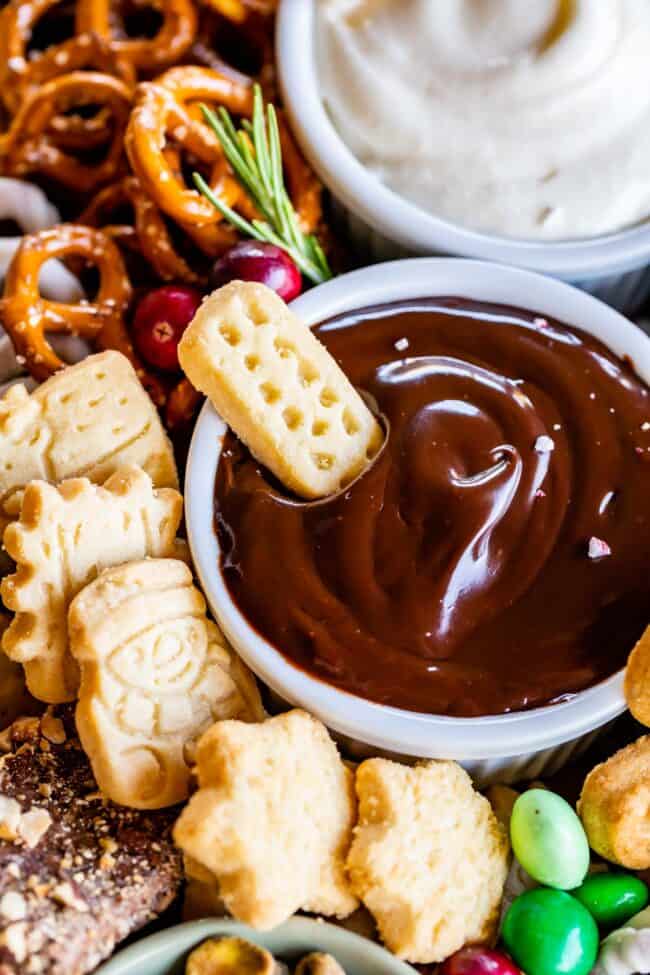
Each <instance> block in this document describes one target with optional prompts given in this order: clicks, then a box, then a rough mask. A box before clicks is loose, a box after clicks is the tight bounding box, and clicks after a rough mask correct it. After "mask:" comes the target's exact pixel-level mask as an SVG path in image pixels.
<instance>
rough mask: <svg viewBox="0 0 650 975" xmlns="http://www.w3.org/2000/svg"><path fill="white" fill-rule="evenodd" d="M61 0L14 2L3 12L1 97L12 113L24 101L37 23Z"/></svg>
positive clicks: (0, 29)
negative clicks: (32, 40) (33, 36)
mask: <svg viewBox="0 0 650 975" xmlns="http://www.w3.org/2000/svg"><path fill="white" fill-rule="evenodd" d="M58 2H59V0H26V2H25V0H22V2H21V0H12V2H11V3H8V4H7V6H6V7H4V9H3V10H2V12H1V13H0V97H1V98H2V101H3V103H4V105H5V106H6V108H7V109H8V110H9V112H11V113H12V114H13V113H14V112H16V111H17V109H18V106H19V105H20V102H21V100H22V96H23V92H24V86H25V84H26V79H27V78H28V76H29V73H30V70H31V65H30V62H29V60H28V59H27V47H28V45H29V42H30V40H31V38H32V32H33V30H34V27H35V26H36V24H37V23H38V21H39V20H40V19H41V17H43V16H44V15H45V14H46V13H47V12H48V11H49V10H50V9H51V8H52V7H55V6H56V4H57V3H58Z"/></svg>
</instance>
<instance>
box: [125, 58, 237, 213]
mask: <svg viewBox="0 0 650 975" xmlns="http://www.w3.org/2000/svg"><path fill="white" fill-rule="evenodd" d="M192 102H207V103H211V104H218V105H225V106H226V107H227V108H228V109H229V110H230V111H231V112H234V113H235V114H237V115H250V112H251V110H252V86H251V84H250V81H249V80H248V79H245V78H244V77H243V76H237V75H234V74H227V73H226V72H219V71H213V70H211V69H209V68H196V67H192V66H190V67H186V68H172V69H170V71H168V72H166V73H165V74H164V75H162V76H161V77H160V78H159V79H158V80H157V81H156V82H155V83H153V84H145V85H141V86H140V88H139V89H138V92H137V94H136V101H135V105H134V107H133V111H132V112H131V117H130V119H129V125H128V128H127V131H126V137H125V147H126V151H127V155H128V157H129V160H130V162H131V166H132V167H133V170H134V172H135V173H136V175H137V176H138V177H139V179H140V181H141V183H142V185H143V186H144V188H145V190H146V192H147V193H148V194H149V195H150V196H151V197H152V199H153V200H155V202H156V203H157V205H158V206H159V207H160V209H161V210H163V212H164V213H166V214H168V215H169V216H170V217H172V218H173V219H174V220H177V221H178V222H179V223H181V224H183V225H193V226H196V225H199V226H204V225H209V224H215V223H219V222H220V221H221V219H222V217H221V214H219V213H218V212H217V211H216V210H215V208H214V207H213V206H212V204H211V203H209V201H208V200H206V199H204V197H202V196H201V194H200V193H199V192H198V191H197V190H195V189H193V188H192V189H190V188H188V187H187V186H186V184H185V182H184V180H181V178H180V176H179V174H178V172H177V167H176V160H175V157H174V156H172V158H171V159H170V158H169V156H168V155H167V154H166V152H165V148H166V147H167V144H168V136H171V137H173V138H174V140H175V143H176V144H177V145H180V146H181V147H182V148H183V149H185V150H186V151H188V152H191V153H192V155H193V156H195V157H196V158H197V160H198V161H199V163H201V164H203V165H205V166H208V167H209V168H211V169H212V173H211V183H213V185H214V187H215V192H217V193H218V194H219V195H220V196H221V197H223V196H224V194H227V196H231V194H232V195H233V199H232V200H231V202H234V199H236V197H237V196H238V195H239V193H240V191H239V188H238V186H237V184H236V182H235V180H234V179H233V178H232V177H230V176H229V175H228V173H227V171H226V170H225V167H224V160H223V152H222V150H221V146H220V144H219V140H218V139H217V137H216V136H215V135H214V133H213V132H212V131H211V130H210V129H209V128H208V127H207V126H206V125H205V124H203V123H202V122H200V121H198V120H197V119H195V118H193V117H192V115H191V114H190V111H189V110H188V109H189V106H190V104H191V103H192Z"/></svg>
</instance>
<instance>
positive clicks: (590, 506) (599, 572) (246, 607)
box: [216, 298, 650, 716]
mask: <svg viewBox="0 0 650 975" xmlns="http://www.w3.org/2000/svg"><path fill="white" fill-rule="evenodd" d="M316 332H317V334H318V336H319V338H320V339H321V340H322V341H323V342H324V343H325V345H326V346H327V347H328V349H329V350H330V352H331V353H332V354H333V355H334V357H335V358H336V359H337V360H338V362H339V363H340V365H341V366H342V368H343V369H344V371H345V372H346V373H347V375H348V376H349V377H350V379H351V380H352V382H353V383H354V384H355V385H356V386H357V387H359V388H360V389H361V390H364V391H366V392H367V393H368V394H369V395H370V396H371V397H373V398H374V400H375V401H376V403H377V406H378V410H379V412H380V413H381V414H382V415H383V416H384V417H385V419H386V423H387V426H388V430H389V434H388V437H387V442H386V445H385V449H384V450H383V452H382V453H381V454H380V455H379V457H378V458H377V460H376V461H375V462H374V464H373V466H372V467H371V468H370V469H369V470H368V471H367V472H366V473H365V474H364V475H363V476H362V477H361V478H360V479H359V480H357V481H356V482H355V483H354V484H352V485H351V486H350V487H349V488H348V489H347V490H346V491H345V492H344V493H342V494H341V495H339V496H337V497H335V498H331V499H327V500H325V501H323V502H317V503H312V504H305V503H301V502H297V501H296V500H295V499H293V498H291V497H289V496H287V494H286V492H285V491H283V489H282V487H281V486H280V485H278V484H277V483H276V482H274V481H273V480H272V478H271V477H270V476H269V474H268V473H267V472H266V471H264V470H262V469H260V467H259V465H257V464H256V463H255V461H254V460H253V459H252V458H251V457H250V455H249V454H248V452H247V451H246V449H245V448H244V447H243V446H242V445H241V444H240V443H239V442H238V441H237V440H236V439H235V438H234V437H233V436H232V435H229V436H228V438H227V439H226V443H225V447H224V451H223V453H222V457H221V461H220V464H219V469H218V473H217V482H216V521H217V527H218V531H219V536H220V541H221V545H222V549H223V553H224V555H223V565H222V571H223V573H224V576H225V579H226V582H227V585H228V587H229V590H230V592H231V594H232V596H233V598H234V600H235V602H236V603H237V604H238V605H239V607H240V608H241V610H242V611H243V612H244V614H245V615H246V616H247V618H248V619H249V620H250V622H251V623H252V624H253V626H255V627H256V629H257V630H258V631H259V632H260V633H261V634H262V635H263V636H264V637H266V638H267V639H268V640H269V641H270V642H271V643H273V644H274V645H275V646H276V647H277V648H278V649H279V650H280V651H281V653H282V654H284V655H285V656H286V657H288V658H289V659H290V660H292V661H293V662H294V663H295V664H296V665H298V666H299V667H301V668H303V669H305V670H307V671H308V672H310V673H312V674H314V675H316V676H317V677H319V678H321V679H323V680H325V681H327V682H329V683H331V684H335V685H336V686H338V687H341V688H344V689H345V690H348V691H350V692H352V693H354V694H358V695H360V696H361V697H364V698H368V699H370V700H373V701H379V702H381V703H384V704H389V705H393V706H396V707H401V708H407V709H409V710H415V711H423V712H427V713H435V714H446V715H454V716H471V715H483V714H500V713H503V712H506V711H512V710H518V709H524V708H530V707H534V706H538V705H543V704H547V703H550V702H555V701H559V700H562V699H565V698H567V697H568V696H569V695H571V694H574V693H575V692H577V691H579V690H582V689H583V688H586V687H589V686H590V685H592V684H594V683H596V682H597V681H599V680H601V679H603V678H605V677H607V676H609V675H610V674H612V673H614V672H615V671H616V670H618V669H619V668H620V667H621V666H622V665H623V664H624V662H625V659H626V656H627V654H628V652H629V651H630V649H631V648H632V646H633V644H634V642H635V640H636V638H637V637H638V636H639V635H640V633H641V631H642V630H643V628H644V627H645V625H646V624H647V623H648V620H649V619H650V502H649V500H648V499H649V498H650V397H649V391H648V388H647V387H646V386H645V385H644V383H643V382H641V380H639V379H638V378H637V376H636V375H635V373H634V371H633V369H632V368H631V366H630V365H628V364H626V363H624V362H623V361H621V360H620V359H617V358H616V357H615V356H614V355H613V354H612V353H611V352H609V351H608V350H607V349H606V348H605V346H604V345H602V344H601V343H599V342H598V341H596V340H595V339H593V338H591V337H590V336H588V335H587V334H586V333H584V332H581V331H578V330H577V329H570V328H568V327H566V326H565V325H562V324H560V323H558V322H555V321H552V320H548V319H546V318H541V317H539V316H536V315H534V314H529V313H527V312H524V311H521V310H519V309H515V308H509V307H503V306H497V305H488V304H480V303H473V302H468V301H464V300H460V299H456V298H440V299H435V300H433V299H432V300H422V301H417V302H411V303H408V304H402V305H390V306H383V307H375V308H365V309H362V310H360V311H358V312H356V313H354V314H349V315H346V316H342V317H340V318H338V319H335V320H332V321H330V322H326V323H324V324H322V325H320V326H319V327H318V328H317V329H316Z"/></svg>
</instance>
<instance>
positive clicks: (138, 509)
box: [0, 467, 183, 704]
mask: <svg viewBox="0 0 650 975" xmlns="http://www.w3.org/2000/svg"><path fill="white" fill-rule="evenodd" d="M182 506H183V501H182V498H181V496H180V494H179V493H178V492H177V491H174V490H173V489H172V488H160V489H159V490H157V489H155V488H154V486H153V484H152V481H151V478H150V477H149V476H148V474H145V473H144V471H142V470H140V468H139V467H124V468H121V469H120V470H118V471H116V472H115V473H114V474H113V475H111V477H109V479H108V480H107V481H106V483H105V484H104V485H103V486H97V485H95V484H92V483H91V482H90V481H89V480H88V479H87V478H74V479H72V480H69V481H63V483H62V484H60V485H59V486H58V487H53V486H52V485H51V484H47V483H46V482H45V481H32V482H31V483H30V484H28V486H27V487H26V488H25V491H24V495H23V502H22V506H21V510H20V519H19V521H17V522H13V523H12V524H10V525H9V526H8V527H7V528H6V530H5V533H4V546H5V548H6V550H7V552H8V553H9V555H10V556H11V558H12V559H14V561H15V562H16V563H17V571H16V572H15V573H14V574H13V575H11V576H7V577H6V578H5V579H3V580H2V584H1V585H0V593H1V594H2V599H3V601H4V604H5V606H6V607H7V608H8V609H10V610H13V612H15V613H16V616H15V618H14V620H13V622H12V623H11V626H10V627H9V629H8V630H7V631H6V632H5V634H4V635H3V638H2V648H3V650H4V652H5V653H6V654H7V656H8V657H10V658H11V659H12V660H15V661H17V662H19V663H22V664H23V666H24V668H25V676H26V679H27V686H28V688H29V690H30V692H31V693H32V694H33V695H34V697H37V698H38V699H39V700H41V701H47V702H48V703H51V704H58V703H62V702H64V701H71V700H74V698H75V697H76V693H77V688H78V686H79V675H78V668H77V664H76V663H75V661H74V660H73V658H72V657H71V655H70V652H69V647H68V607H69V605H70V602H71V601H72V599H73V598H74V597H75V596H76V594H77V593H78V592H79V590H80V589H82V588H83V587H84V586H85V585H86V584H87V583H88V582H90V581H91V580H92V579H94V578H95V576H96V575H97V573H98V572H100V571H101V570H102V569H104V568H106V567H107V566H110V565H119V564H120V563H122V562H128V561H131V560H133V559H141V558H143V557H144V556H146V555H150V556H167V555H171V554H172V553H173V551H174V546H175V538H176V530H177V528H178V525H179V522H180V519H181V513H182Z"/></svg>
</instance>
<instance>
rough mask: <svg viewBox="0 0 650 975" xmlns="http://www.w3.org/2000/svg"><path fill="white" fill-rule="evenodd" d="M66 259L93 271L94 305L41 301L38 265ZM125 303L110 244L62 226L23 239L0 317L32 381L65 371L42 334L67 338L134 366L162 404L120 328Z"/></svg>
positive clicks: (126, 285) (123, 280) (124, 281)
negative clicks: (75, 257)
mask: <svg viewBox="0 0 650 975" xmlns="http://www.w3.org/2000/svg"><path fill="white" fill-rule="evenodd" d="M71 255H78V256H79V257H82V258H84V259H85V260H86V261H87V262H88V263H90V264H93V265H95V266H96V267H97V270H98V271H99V288H98V291H97V295H96V297H95V299H94V301H92V302H89V301H82V302H79V303H78V304H66V303H62V302H56V301H48V300H46V299H44V298H42V297H41V295H40V293H39V288H38V278H39V272H40V269H41V267H42V265H43V264H44V263H45V262H46V261H48V260H50V259H51V258H52V257H58V258H64V257H68V256H71ZM130 300H131V284H130V282H129V278H128V276H127V273H126V269H125V267H124V262H123V261H122V258H121V256H120V252H119V250H118V249H117V247H116V245H115V244H114V243H113V242H112V241H111V240H110V238H109V237H107V236H106V234H103V233H102V232H101V231H100V230H93V229H92V228H90V227H84V226H81V225H77V224H61V225H59V226H58V227H55V228H53V229H51V230H42V231H40V232H39V233H35V234H29V235H28V236H26V237H24V238H23V242H22V244H21V245H20V247H19V248H18V251H17V252H16V256H15V257H14V259H13V261H12V263H11V265H10V267H9V271H8V272H7V278H6V281H5V290H4V297H3V299H2V302H1V303H0V317H1V319H2V324H3V325H4V327H5V329H6V330H7V332H8V333H9V335H10V336H11V338H12V341H13V343H14V346H15V347H16V351H17V352H18V353H19V354H20V355H22V356H24V358H25V364H26V366H27V368H28V370H29V372H30V373H31V374H32V376H34V378H35V379H38V380H44V379H47V378H48V377H49V376H51V375H52V374H53V373H55V372H56V371H57V370H59V369H61V368H62V367H63V366H64V365H65V363H63V362H62V361H61V359H60V358H59V357H58V355H57V354H56V352H55V351H54V349H53V348H52V346H51V344H50V343H49V341H48V339H47V333H51V332H53V333H61V332H67V333H72V334H73V335H80V336H82V337H83V338H86V339H89V340H91V341H92V340H94V341H95V342H96V344H97V345H98V346H99V348H100V349H116V350H117V351H119V352H122V353H123V354H124V355H125V356H126V357H127V358H128V359H129V360H130V362H131V363H133V365H134V367H135V369H136V372H137V373H138V376H139V377H140V379H141V381H142V383H143V385H144V386H145V387H146V388H147V389H148V391H149V393H150V395H151V396H152V398H153V399H154V402H157V403H161V402H162V401H163V400H164V394H163V391H162V388H161V387H160V385H159V384H158V383H157V381H156V380H155V379H153V377H150V376H148V375H147V373H146V372H145V371H144V369H143V368H142V365H141V363H140V362H139V360H138V359H137V357H136V355H135V352H134V349H133V345H132V343H131V340H130V338H129V335H128V332H127V330H126V326H125V325H124V313H125V311H126V309H127V307H128V304H129V302H130Z"/></svg>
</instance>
